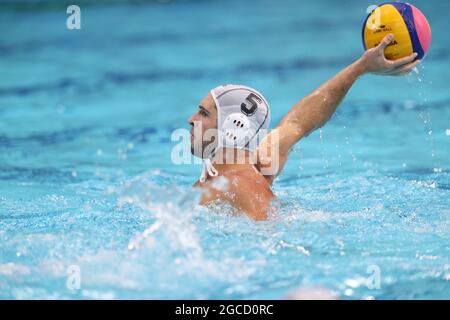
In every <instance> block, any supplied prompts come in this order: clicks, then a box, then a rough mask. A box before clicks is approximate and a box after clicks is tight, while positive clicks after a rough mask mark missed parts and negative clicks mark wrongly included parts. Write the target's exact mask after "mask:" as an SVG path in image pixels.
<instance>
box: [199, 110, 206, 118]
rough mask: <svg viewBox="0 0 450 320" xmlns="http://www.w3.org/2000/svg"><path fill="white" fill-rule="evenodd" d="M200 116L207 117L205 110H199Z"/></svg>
mask: <svg viewBox="0 0 450 320" xmlns="http://www.w3.org/2000/svg"><path fill="white" fill-rule="evenodd" d="M200 114H201V115H202V116H204V117H207V116H208V113H207V112H206V111H205V110H200Z"/></svg>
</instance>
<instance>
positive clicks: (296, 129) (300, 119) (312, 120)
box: [258, 35, 420, 182]
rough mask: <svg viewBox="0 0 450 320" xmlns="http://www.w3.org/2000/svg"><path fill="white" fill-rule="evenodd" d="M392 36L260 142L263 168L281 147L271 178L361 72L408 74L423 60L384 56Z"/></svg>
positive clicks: (298, 105)
mask: <svg viewBox="0 0 450 320" xmlns="http://www.w3.org/2000/svg"><path fill="white" fill-rule="evenodd" d="M392 40H393V35H387V36H386V37H385V38H384V39H383V41H382V42H381V43H380V44H379V45H378V46H377V47H375V48H372V49H369V50H367V51H366V52H365V53H364V54H363V56H362V57H361V58H359V59H358V60H357V61H355V62H354V63H352V64H351V65H349V66H348V67H346V68H345V69H343V70H342V71H341V72H339V73H338V74H337V75H336V76H334V77H333V78H331V79H330V80H328V81H327V82H325V83H324V84H323V85H321V86H320V87H319V88H318V89H316V90H314V91H313V92H312V93H311V94H309V95H308V96H306V97H304V98H303V99H302V100H300V101H299V102H297V103H296V104H295V105H294V106H293V107H292V108H291V110H289V112H288V113H287V114H286V116H284V118H283V119H282V120H281V122H280V123H279V125H278V126H277V127H275V128H274V130H273V131H272V132H271V133H270V134H268V135H267V136H266V138H265V139H264V140H263V141H262V142H261V144H260V145H259V146H258V157H259V166H260V168H263V167H265V166H270V165H273V163H271V160H269V159H274V157H272V152H275V151H276V150H277V149H278V152H279V155H278V160H279V162H278V170H277V171H276V174H270V175H266V178H267V179H268V180H269V182H273V180H274V179H275V177H276V176H277V175H278V174H279V173H280V171H281V170H282V168H283V166H284V164H285V162H286V160H287V156H288V154H289V151H290V150H291V148H292V147H293V146H294V144H296V143H297V142H298V141H299V140H300V139H301V138H303V137H306V136H307V135H308V134H310V133H311V132H312V131H314V130H315V129H317V128H320V127H322V126H323V125H324V124H325V123H326V122H327V121H328V119H330V118H331V116H332V115H333V113H334V112H335V111H336V109H337V107H338V106H339V104H340V103H341V101H342V100H343V98H344V97H345V95H346V93H347V92H348V90H349V89H350V88H351V86H352V85H353V83H354V82H355V81H356V79H358V77H359V76H361V75H363V74H365V73H374V74H379V75H392V76H399V75H404V74H407V73H409V72H410V71H411V70H412V69H413V68H414V67H415V66H416V65H417V64H419V63H420V60H417V61H414V59H415V58H416V56H417V55H416V54H415V53H413V54H412V55H410V56H408V57H405V58H402V59H398V60H395V61H390V60H387V59H386V58H385V56H384V49H385V48H386V47H387V46H388V45H389V44H390V43H391V41H392ZM413 61H414V62H413ZM276 136H278V139H276ZM264 148H265V149H264ZM262 154H266V156H261V155H262ZM276 158H277V157H275V159H276Z"/></svg>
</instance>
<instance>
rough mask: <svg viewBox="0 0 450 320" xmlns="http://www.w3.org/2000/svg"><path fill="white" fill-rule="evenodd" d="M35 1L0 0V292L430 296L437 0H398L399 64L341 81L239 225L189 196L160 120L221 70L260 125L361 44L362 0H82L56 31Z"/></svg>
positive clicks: (444, 263) (448, 285) (449, 43)
mask: <svg viewBox="0 0 450 320" xmlns="http://www.w3.org/2000/svg"><path fill="white" fill-rule="evenodd" d="M35 3H38V2H35ZM41 3H43V4H44V3H45V4H48V3H49V5H45V6H44V5H42V6H40V5H37V6H36V7H34V9H32V8H31V7H30V6H28V7H26V6H21V5H14V6H13V5H5V4H3V5H0V6H3V9H2V10H0V26H1V30H3V32H1V33H0V70H2V72H1V73H2V74H1V76H0V239H1V241H0V298H2V299H40V298H44V299H91V298H93V299H109V298H113V299H127V298H131V299H135V298H150V299H155V298H156V299H166V298H169V299H176V298H188V299H217V298H223V299H243V298H245V299H247V298H251V299H253V298H254V299H281V298H284V297H286V295H287V294H288V293H289V292H291V291H292V290H293V289H295V288H298V287H323V288H327V289H329V290H331V291H333V292H334V293H335V294H337V295H338V296H339V297H340V298H341V299H433V298H437V299H446V298H447V299H448V298H449V297H450V282H449V281H450V262H449V256H450V248H449V244H450V223H449V222H450V219H449V216H450V201H449V195H450V191H449V190H450V181H449V176H450V175H449V169H450V166H449V164H450V163H449V158H450V148H449V141H450V123H449V119H450V91H449V86H448V83H449V81H450V69H449V67H448V61H449V58H450V49H449V48H450V40H449V38H448V36H447V31H446V30H447V29H448V27H449V25H448V20H447V14H446V13H447V12H448V11H449V10H450V3H449V2H446V1H432V2H431V1H424V0H421V1H414V2H413V4H414V5H416V6H417V7H418V8H420V9H421V10H422V11H423V12H424V13H425V15H427V17H428V19H429V21H430V24H431V27H432V29H433V42H432V46H431V51H430V53H429V56H428V57H427V58H426V59H425V61H424V63H423V64H422V66H421V67H420V68H419V70H418V74H417V73H415V74H411V75H409V76H407V77H403V78H384V77H375V76H364V77H363V78H362V79H360V80H359V82H358V83H356V84H355V86H354V88H353V89H352V90H351V92H350V93H349V94H348V96H347V98H346V100H345V101H344V102H343V104H342V106H341V107H340V109H339V110H338V112H337V114H336V115H335V116H334V117H333V118H332V120H331V121H330V122H329V123H328V124H327V125H326V126H325V127H324V128H323V129H322V130H319V131H316V132H315V133H313V134H312V135H311V136H310V137H308V138H306V139H305V140H303V141H301V142H300V143H299V145H298V146H296V148H295V149H294V150H293V152H292V153H291V156H290V160H289V161H288V163H287V165H286V167H285V169H284V171H283V173H282V175H281V176H280V177H279V178H278V179H277V180H276V183H275V185H274V191H275V193H276V195H277V197H278V200H277V205H278V207H279V209H278V211H277V213H276V215H274V216H273V217H271V218H270V219H269V220H268V221H265V222H258V223H255V222H253V221H251V220H249V219H247V218H246V217H244V216H240V217H233V216H230V215H229V214H227V212H228V209H227V208H225V207H223V208H219V207H216V208H212V209H207V208H201V207H199V206H198V205H197V201H198V197H199V195H198V194H197V193H196V192H194V191H192V190H191V185H192V183H193V182H194V181H195V180H196V179H197V178H198V175H199V172H200V166H199V165H180V166H177V165H174V164H172V162H171V159H170V154H171V149H172V147H173V146H174V144H175V142H172V141H171V139H170V135H171V133H172V131H173V130H174V129H176V128H180V127H186V128H187V126H188V125H187V121H186V119H187V118H188V116H189V115H190V114H191V113H192V112H193V110H194V109H195V108H196V106H197V105H198V102H199V101H200V100H201V98H202V97H203V96H204V95H205V94H206V93H207V92H208V90H209V89H211V88H212V87H215V86H216V85H218V84H222V83H242V84H247V85H249V86H253V87H255V88H258V89H259V90H260V91H261V92H262V93H263V94H264V95H265V96H266V98H267V99H268V101H269V103H270V104H271V108H272V115H273V116H272V127H273V126H274V125H275V124H276V123H277V122H278V121H279V120H280V119H281V117H282V116H283V115H284V114H285V113H286V112H287V111H288V109H289V108H290V107H291V106H292V105H293V104H294V103H295V102H296V101H297V100H298V99H300V98H301V97H303V96H304V95H306V94H307V93H308V92H310V91H311V90H313V89H314V88H315V87H316V86H318V85H319V84H320V83H321V82H323V81H325V80H326V79H328V78H329V77H331V76H332V75H334V74H335V73H336V72H338V71H339V69H341V68H343V67H344V66H346V64H349V63H351V62H352V61H353V60H354V59H356V58H357V57H358V56H359V55H360V54H361V53H362V43H361V39H360V28H361V25H362V22H363V20H364V17H365V10H366V7H367V6H368V5H370V4H372V3H368V2H367V3H366V2H364V1H356V0H354V1H350V0H346V1H339V2H336V1H331V0H330V1H313V2H308V3H307V4H300V3H299V2H298V1H294V0H289V1H283V2H278V1H273V0H272V1H237V0H232V1H226V2H224V1H171V2H168V3H160V2H151V1H150V2H148V3H144V4H141V5H133V4H128V3H126V2H125V1H124V2H119V4H117V5H110V6H105V5H90V3H91V2H89V1H87V2H85V3H86V4H85V5H81V12H82V29H81V30H76V31H75V30H68V29H67V28H66V24H65V23H66V21H65V19H66V16H67V15H66V13H65V7H61V6H60V5H59V4H57V3H51V2H48V1H42V2H41ZM74 268H75V269H74ZM73 270H76V272H78V271H79V273H80V283H79V284H80V287H79V289H78V287H75V288H74V287H73V286H71V283H72V282H71V281H72V280H71V279H73V278H71V275H73ZM373 270H377V271H379V275H380V287H379V288H378V289H377V288H371V287H370V286H367V284H368V279H370V277H371V275H372V274H373ZM72 284H73V283H72Z"/></svg>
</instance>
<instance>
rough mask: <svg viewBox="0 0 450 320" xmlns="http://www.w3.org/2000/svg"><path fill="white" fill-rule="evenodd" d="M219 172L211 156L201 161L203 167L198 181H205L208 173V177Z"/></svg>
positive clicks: (214, 175)
mask: <svg viewBox="0 0 450 320" xmlns="http://www.w3.org/2000/svg"><path fill="white" fill-rule="evenodd" d="M218 174H219V172H218V171H217V170H216V168H214V166H213V164H212V161H211V158H207V159H205V161H203V169H202V174H201V175H200V182H205V181H206V179H207V177H208V175H209V176H210V177H216V176H217V175H218Z"/></svg>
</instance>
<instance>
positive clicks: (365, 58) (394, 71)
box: [359, 34, 420, 76]
mask: <svg viewBox="0 0 450 320" xmlns="http://www.w3.org/2000/svg"><path fill="white" fill-rule="evenodd" d="M393 39H394V35H393V34H388V35H387V36H386V37H384V39H383V40H382V41H381V42H380V44H379V45H378V46H376V47H375V48H371V49H369V50H367V51H366V52H365V53H364V54H363V55H362V57H361V58H360V61H359V62H360V64H361V66H362V68H363V70H364V72H369V73H374V74H378V75H383V76H403V75H406V74H408V73H410V72H411V71H412V70H413V69H414V68H415V67H416V66H417V65H418V64H419V63H420V60H416V61H414V59H415V58H416V57H417V53H413V54H411V55H410V56H407V57H404V58H401V59H398V60H393V61H392V60H388V59H386V57H385V56H384V49H385V48H386V47H387V46H388V45H389V44H390V43H391V41H392V40H393Z"/></svg>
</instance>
